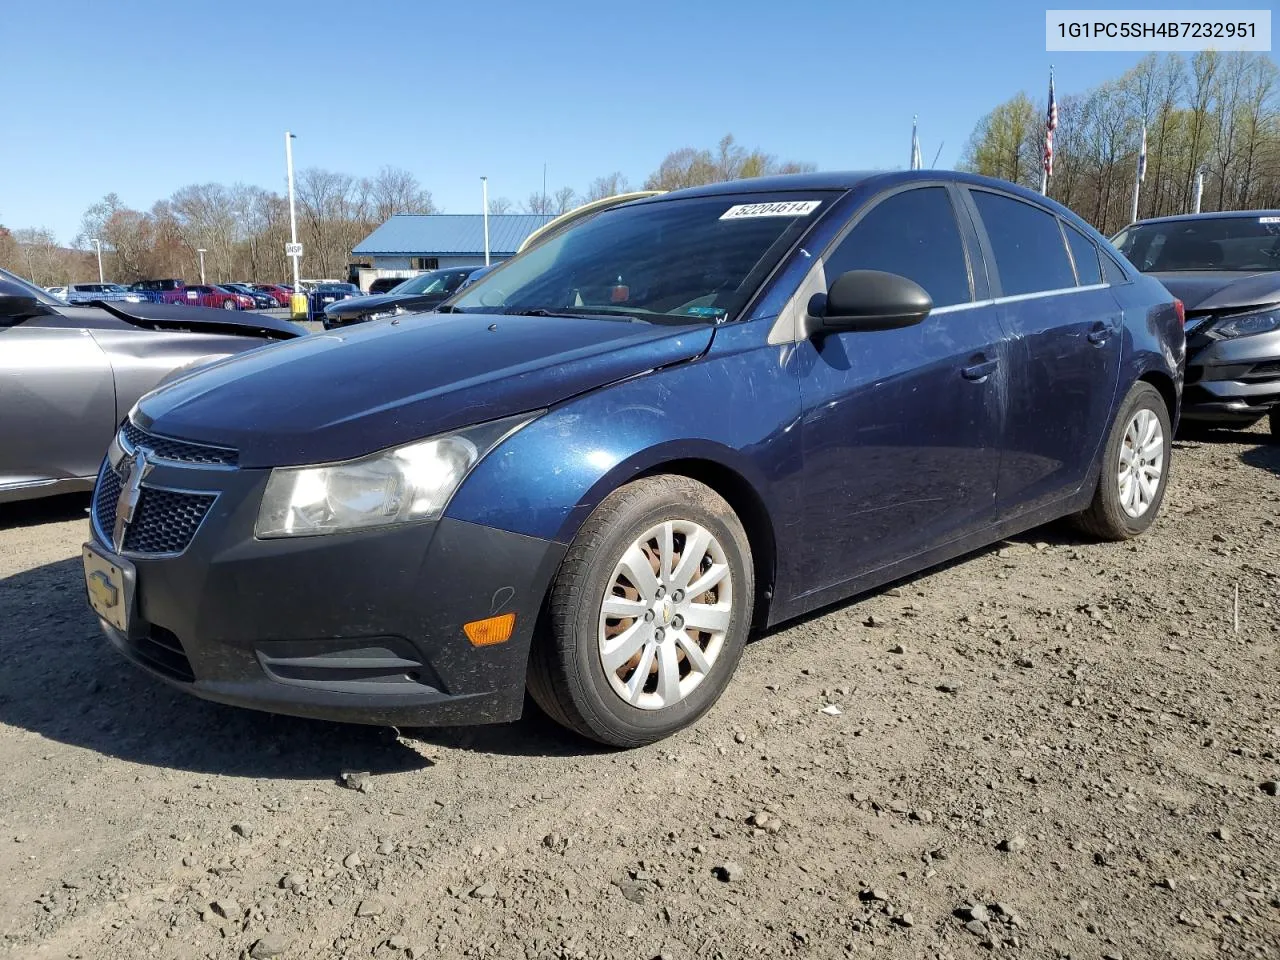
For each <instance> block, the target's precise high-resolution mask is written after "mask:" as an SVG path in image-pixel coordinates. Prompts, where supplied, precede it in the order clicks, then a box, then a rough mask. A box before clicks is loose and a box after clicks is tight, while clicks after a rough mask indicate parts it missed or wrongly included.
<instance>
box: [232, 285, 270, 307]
mask: <svg viewBox="0 0 1280 960" xmlns="http://www.w3.org/2000/svg"><path fill="white" fill-rule="evenodd" d="M218 286H219V287H220V288H221V289H223V290H230V291H231V292H232V293H242V294H244V295H245V296H246V297H248V298H249V299H250V300H252V301H253V308H254V309H255V310H270V309H271V308H272V307H275V306H277V305H278V304H277V303H276V298H275V297H273V296H271V294H269V293H264V292H263V291H261V290H257V289H255V288H254V286H253V285H252V284H249V283H220V284H218Z"/></svg>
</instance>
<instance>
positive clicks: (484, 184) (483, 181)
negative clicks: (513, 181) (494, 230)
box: [480, 177, 489, 267]
mask: <svg viewBox="0 0 1280 960" xmlns="http://www.w3.org/2000/svg"><path fill="white" fill-rule="evenodd" d="M480 191H481V195H482V196H483V197H484V200H483V203H484V265H485V266H486V267H487V266H489V178H488V177H481V178H480Z"/></svg>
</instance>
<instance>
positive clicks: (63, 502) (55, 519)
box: [0, 492, 90, 530]
mask: <svg viewBox="0 0 1280 960" xmlns="http://www.w3.org/2000/svg"><path fill="white" fill-rule="evenodd" d="M89 501H90V494H89V493H87V492H86V493H64V494H62V495H61V496H57V497H42V498H40V499H38V500H19V501H17V502H16V503H6V504H0V530H17V529H19V528H20V527H35V526H39V525H40V524H44V523H63V522H66V521H68V520H84V519H85V518H86V517H87V516H88V513H89Z"/></svg>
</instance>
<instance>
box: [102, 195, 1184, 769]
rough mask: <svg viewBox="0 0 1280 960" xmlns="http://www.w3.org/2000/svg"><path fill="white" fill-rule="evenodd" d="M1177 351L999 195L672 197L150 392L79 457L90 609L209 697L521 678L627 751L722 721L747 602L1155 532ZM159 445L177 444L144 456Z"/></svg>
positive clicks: (1043, 204)
mask: <svg viewBox="0 0 1280 960" xmlns="http://www.w3.org/2000/svg"><path fill="white" fill-rule="evenodd" d="M1183 353H1184V340H1183V333H1182V317H1181V312H1180V304H1179V303H1178V302H1177V301H1176V300H1175V298H1174V297H1173V296H1172V295H1171V294H1170V293H1169V292H1168V291H1167V290H1166V289H1165V288H1164V287H1163V286H1161V285H1160V283H1159V282H1157V281H1156V280H1153V279H1151V278H1149V277H1144V276H1142V275H1141V274H1139V273H1138V272H1137V271H1135V270H1134V269H1133V267H1132V266H1130V265H1129V264H1127V263H1125V262H1124V260H1123V258H1121V257H1120V255H1119V254H1118V253H1117V252H1116V251H1115V249H1114V248H1113V247H1111V245H1110V244H1109V243H1107V241H1106V240H1105V239H1103V238H1102V237H1101V236H1099V235H1098V234H1097V232H1096V231H1094V230H1093V229H1092V228H1091V227H1089V226H1088V225H1087V224H1086V223H1084V221H1082V220H1081V219H1080V218H1079V217H1077V216H1076V215H1075V214H1073V213H1071V212H1070V211H1069V210H1067V209H1066V208H1065V207H1062V206H1060V205H1059V204H1057V203H1054V202H1053V201H1052V200H1049V199H1047V198H1045V197H1043V196H1041V195H1039V194H1037V193H1033V192H1032V191H1030V190H1026V189H1023V188H1021V187H1017V186H1014V185H1013V184H1010V183H1006V182H1002V181H996V180H989V179H986V178H981V177H976V176H972V175H968V174H961V173H952V172H944V171H940V170H939V171H932V170H931V171H911V172H907V171H901V172H897V173H883V174H859V173H846V174H841V173H822V174H801V175H795V176H787V177H771V178H764V179H759V180H740V181H732V182H728V183H719V184H715V185H711V186H704V187H698V188H694V189H691V190H682V191H678V192H675V193H670V194H666V195H663V196H661V197H657V198H653V199H648V200H640V201H638V202H635V203H631V204H628V205H625V206H620V207H617V208H615V209H610V210H605V211H603V212H601V213H599V214H598V215H597V216H594V217H591V218H589V219H586V220H585V221H584V222H582V223H580V224H577V225H574V226H572V227H571V228H570V229H567V230H565V231H564V232H562V233H560V234H558V235H557V236H555V237H552V238H550V239H548V240H546V242H544V243H539V244H537V245H536V246H533V247H531V248H530V249H529V250H528V251H527V252H526V253H524V254H521V255H519V256H517V257H515V258H514V259H512V260H509V261H507V262H505V263H503V264H502V265H501V266H500V267H499V268H497V269H495V270H493V271H492V272H490V273H488V274H487V275H486V276H484V277H483V278H481V279H480V280H478V281H477V282H476V283H474V284H472V285H471V286H469V287H467V288H466V289H465V290H463V291H461V292H460V293H459V294H457V295H456V296H455V297H454V298H453V299H451V300H450V301H449V302H447V303H446V304H444V305H443V306H442V308H441V310H440V311H439V312H437V313H434V314H432V315H431V317H430V320H429V322H412V323H373V324H362V325H358V326H355V327H351V328H347V329H343V330H338V331H335V332H333V333H331V334H328V335H325V336H314V337H306V338H302V339H300V340H297V341H294V342H292V343H289V344H285V345H282V346H280V347H276V348H272V349H268V350H263V351H260V352H258V353H256V354H251V355H249V356H246V357H243V358H240V359H237V360H232V361H229V362H226V363H223V364H219V365H217V366H214V367H211V368H209V369H207V370H204V371H202V372H200V373H198V374H196V375H194V376H191V377H187V378H182V379H179V380H177V381H174V382H172V383H170V384H167V385H166V386H164V387H162V388H161V389H159V390H157V391H154V392H153V393H150V394H148V395H147V396H146V397H144V398H143V399H142V400H141V401H140V402H139V403H138V405H137V407H136V409H135V410H134V411H133V413H132V415H131V417H130V419H129V421H128V422H127V423H126V424H125V425H124V427H123V428H122V430H121V432H120V434H119V436H118V437H117V439H116V441H115V442H114V443H113V444H112V445H111V448H110V452H109V454H108V457H107V460H106V462H105V463H104V464H103V467H102V475H101V479H100V480H99V482H98V488H97V493H96V495H95V498H94V503H93V511H92V540H91V541H90V542H88V543H86V544H85V547H84V573H85V577H86V581H87V583H88V584H89V599H90V603H91V604H92V606H93V609H94V610H95V611H96V612H97V614H98V616H99V618H100V620H101V623H102V625H103V628H104V632H105V634H106V636H107V638H108V640H109V642H110V643H111V644H112V645H113V646H115V647H116V648H117V649H118V650H119V651H120V652H121V653H122V654H124V655H125V656H126V657H128V658H130V659H131V660H132V661H134V662H135V663H136V664H138V665H139V666H141V667H143V668H144V669H146V670H149V671H150V672H151V673H152V674H153V675H155V676H157V677H159V678H162V679H164V680H165V681H167V682H169V683H171V684H173V685H174V686H175V687H177V688H178V689H181V690H184V691H186V692H188V693H192V694H195V695H197V696H202V697H206V698H209V699H211V700H217V701H222V702H226V703H231V704H237V705H240V706H247V707H256V708H259V709H265V710H273V711H278V712H282V713H293V714H300V715H304V716H313V717H326V718H330V719H341V720H351V721H359V722H365V723H378V724H387V725H410V726H412V725H422V724H457V723H477V722H499V721H506V720H510V719H513V718H515V717H517V716H519V715H520V712H521V710H522V708H523V706H524V703H525V690H526V688H527V689H528V691H529V692H530V693H531V694H532V697H533V699H534V700H536V701H537V702H538V703H539V704H541V705H542V707H543V708H544V709H545V710H546V711H547V713H548V714H549V715H550V716H551V717H553V718H554V719H555V720H557V721H558V722H560V723H562V724H564V725H566V726H568V727H570V728H572V729H574V730H576V731H579V732H580V733H582V734H584V735H586V736H588V737H592V738H594V739H596V740H599V741H602V742H605V743H609V744H614V745H619V746H635V745H638V744H642V743H647V742H651V741H653V740H657V739H659V738H661V737H664V736H667V735H669V734H671V733H673V732H674V731H676V730H678V729H680V728H682V727H685V726H687V725H688V724H691V723H693V722H695V721H696V720H697V719H698V718H699V717H700V716H701V715H702V714H703V713H704V712H706V711H707V710H708V709H710V708H711V707H712V705H713V704H714V703H715V702H716V700H717V699H718V698H719V696H720V694H721V692H722V691H723V690H724V689H725V686H726V685H727V684H728V682H729V679H730V677H731V676H732V674H733V672H734V669H735V667H736V665H737V663H738V659H739V657H740V656H741V654H742V651H743V647H744V645H745V642H746V639H747V636H748V633H749V631H750V630H751V629H752V627H753V626H755V627H757V628H766V627H768V626H770V625H772V624H776V623H779V622H782V621H785V620H788V619H791V618H794V617H798V616H802V615H804V614H806V613H808V612H810V611H813V610H815V609H817V608H819V607H821V606H823V605H826V604H830V603H833V602H836V601H840V600H843V599H845V598H847V597H849V596H851V595H853V594H855V593H858V592H860V591H865V590H868V589H871V588H873V587H875V586H877V585H879V584H883V583H886V582H889V581H892V580H895V579H898V578H901V577H904V576H907V575H909V574H911V573H913V572H914V571H918V570H921V569H923V568H925V567H928V566H931V565H933V564H937V563H942V562H945V561H948V560H950V559H952V558H955V557H958V556H960V555H962V554H964V553H966V552H969V551H972V550H974V549H976V548H978V547H981V546H983V545H986V544H989V543H992V542H994V541H998V540H1000V539H1001V538H1004V537H1009V536H1012V535H1015V534H1017V533H1019V532H1021V531H1024V530H1027V529H1029V528H1031V527H1034V526H1037V525H1039V524H1043V523H1046V522H1048V521H1050V520H1053V519H1055V518H1058V517H1062V516H1074V517H1075V518H1076V519H1077V522H1078V523H1079V524H1080V525H1081V526H1082V527H1083V528H1084V529H1085V530H1087V531H1089V532H1090V533H1091V534H1093V535H1096V536H1099V537H1102V538H1106V539H1114V540H1121V539H1127V538H1130V537H1134V536H1137V535H1139V534H1141V533H1142V532H1143V531H1145V530H1146V529H1147V528H1148V527H1149V526H1150V525H1151V524H1152V523H1153V522H1154V521H1155V519H1156V516H1157V513H1158V512H1159V509H1160V505H1161V501H1162V498H1163V496H1164V491H1165V483H1166V480H1167V477H1168V474H1169V467H1170V456H1171V453H1172V448H1171V440H1172V435H1173V429H1174V427H1175V425H1176V423H1177V419H1178V405H1179V393H1180V388H1181V377H1182V364H1183V359H1184V357H1183ZM166 437H177V438H181V440H182V442H183V450H184V451H187V452H188V457H189V458H190V459H189V460H188V461H187V462H183V461H182V460H179V459H177V458H172V457H170V458H168V459H167V460H165V461H164V462H154V465H153V466H152V464H153V458H154V457H155V456H156V455H157V451H158V450H163V449H164V444H165V440H164V438H166ZM200 458H204V459H211V458H216V460H217V463H218V467H217V468H216V469H207V468H204V467H202V466H199V465H197V464H196V463H194V462H191V461H194V460H197V459H200ZM149 466H151V469H150V472H148V467H149ZM121 491H124V492H125V493H126V494H127V496H122V494H121ZM121 504H124V505H125V506H124V507H122V506H121ZM131 504H136V506H130V505H131ZM161 504H163V509H164V510H165V511H166V512H167V515H168V516H170V517H172V520H171V521H170V522H169V523H168V524H167V525H166V526H165V536H164V538H163V540H150V539H145V540H140V539H138V535H137V534H135V533H133V530H134V527H135V525H137V524H138V523H140V522H141V521H140V520H139V519H138V518H139V517H141V516H146V515H148V513H149V512H150V511H152V510H153V509H157V508H158V506H159V505H161ZM126 508H127V509H128V510H130V511H131V513H130V514H128V515H125V514H123V513H122V512H121V511H122V510H124V509H126ZM728 725H731V724H730V720H729V719H727V718H722V719H721V720H720V722H719V723H717V725H716V726H717V728H718V729H725V728H726V726H728Z"/></svg>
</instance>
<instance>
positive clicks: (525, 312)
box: [502, 307, 587, 317]
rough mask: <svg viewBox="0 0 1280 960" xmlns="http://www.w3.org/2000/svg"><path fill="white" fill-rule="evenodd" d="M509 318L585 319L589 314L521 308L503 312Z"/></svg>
mask: <svg viewBox="0 0 1280 960" xmlns="http://www.w3.org/2000/svg"><path fill="white" fill-rule="evenodd" d="M502 312H503V313H504V314H506V315H507V316H511V317H583V316H587V314H583V313H569V312H567V311H563V310H561V311H556V310H548V309H547V308H546V307H521V308H519V309H511V310H503V311H502Z"/></svg>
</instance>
